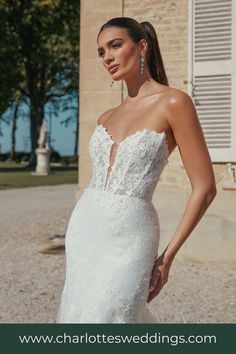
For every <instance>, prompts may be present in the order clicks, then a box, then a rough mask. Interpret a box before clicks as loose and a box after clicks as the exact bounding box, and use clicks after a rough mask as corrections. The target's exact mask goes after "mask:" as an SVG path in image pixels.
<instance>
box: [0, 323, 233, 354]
mask: <svg viewBox="0 0 236 354" xmlns="http://www.w3.org/2000/svg"><path fill="white" fill-rule="evenodd" d="M0 326H1V327H0V328H1V352H2V353H5V352H8V353H25V354H27V353H40V354H46V353H50V354H51V353H57V354H59V353H97V352H99V351H102V353H111V351H112V353H121V352H122V353H126V352H127V353H128V352H129V353H130V352H131V353H132V352H135V353H139V352H140V353H141V352H142V353H143V352H144V351H146V350H148V353H151V351H153V353H161V354H162V353H163V354H165V353H182V354H184V353H188V354H189V353H191V354H193V353H197V354H199V353H200V354H211V353H214V354H216V353H224V352H225V353H232V352H234V350H235V347H236V346H235V344H236V343H235V338H236V324H155V325H154V324H150V325H149V324H97V325H95V324H84V325H83V324H78V325H76V324H1V325H0ZM4 349H5V350H4Z"/></svg>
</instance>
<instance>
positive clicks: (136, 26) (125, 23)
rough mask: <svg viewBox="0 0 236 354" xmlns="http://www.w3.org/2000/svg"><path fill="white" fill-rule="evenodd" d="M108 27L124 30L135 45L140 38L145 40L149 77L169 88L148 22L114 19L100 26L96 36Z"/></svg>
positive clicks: (157, 45)
mask: <svg viewBox="0 0 236 354" xmlns="http://www.w3.org/2000/svg"><path fill="white" fill-rule="evenodd" d="M108 27H120V28H124V29H125V30H126V32H127V34H128V35H129V36H130V38H131V39H132V40H133V42H134V43H136V44H137V43H139V41H140V40H141V39H142V38H144V39H146V41H147V43H148V51H147V65H148V69H149V72H150V75H151V77H152V78H153V79H154V80H155V81H157V82H159V83H160V84H163V85H167V86H169V83H168V79H167V76H166V72H165V68H164V63H163V60H162V56H161V51H160V48H159V43H158V39H157V35H156V31H155V29H154V27H153V26H152V24H151V23H150V22H147V21H144V22H141V23H139V22H138V21H136V20H135V19H133V18H130V17H115V18H112V19H111V20H109V21H107V22H106V23H105V24H104V25H102V27H101V29H100V31H99V33H98V36H99V34H100V33H101V32H102V30H103V29H105V28H108Z"/></svg>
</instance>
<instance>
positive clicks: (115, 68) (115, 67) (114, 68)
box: [109, 65, 119, 74]
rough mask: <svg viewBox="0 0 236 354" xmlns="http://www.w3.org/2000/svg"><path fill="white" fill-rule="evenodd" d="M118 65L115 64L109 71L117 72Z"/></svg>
mask: <svg viewBox="0 0 236 354" xmlns="http://www.w3.org/2000/svg"><path fill="white" fill-rule="evenodd" d="M118 67H119V65H116V66H114V67H113V68H111V69H110V70H109V73H110V74H113V73H114V72H116V71H117V70H118Z"/></svg>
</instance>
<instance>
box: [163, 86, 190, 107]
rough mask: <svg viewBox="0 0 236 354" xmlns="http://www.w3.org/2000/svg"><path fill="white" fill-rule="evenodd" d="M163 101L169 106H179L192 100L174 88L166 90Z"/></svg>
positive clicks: (183, 92)
mask: <svg viewBox="0 0 236 354" xmlns="http://www.w3.org/2000/svg"><path fill="white" fill-rule="evenodd" d="M163 99H164V100H166V102H168V103H169V104H171V105H181V104H183V103H184V102H186V101H189V100H192V99H191V97H190V95H189V94H188V93H187V92H185V91H183V90H180V89H177V88H175V87H169V88H168V89H166V90H165V92H164V95H163Z"/></svg>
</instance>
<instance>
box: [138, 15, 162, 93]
mask: <svg viewBox="0 0 236 354" xmlns="http://www.w3.org/2000/svg"><path fill="white" fill-rule="evenodd" d="M140 25H141V26H142V27H143V29H144V31H145V33H146V36H147V42H148V47H149V49H148V52H147V64H148V68H149V71H150V74H151V76H152V78H153V79H154V80H156V81H157V82H159V83H160V84H164V85H168V86H169V83H168V79H167V76H166V72H165V68H164V63H163V60H162V56H161V51H160V47H159V43H158V39H157V35H156V31H155V29H154V27H153V25H152V24H151V23H150V22H147V21H145V22H141V23H140Z"/></svg>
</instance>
